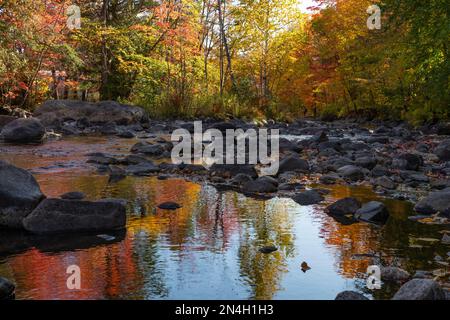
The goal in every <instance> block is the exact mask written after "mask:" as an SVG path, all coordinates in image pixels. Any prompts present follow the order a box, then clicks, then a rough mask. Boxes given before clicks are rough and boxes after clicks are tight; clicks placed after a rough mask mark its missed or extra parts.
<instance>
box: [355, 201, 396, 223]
mask: <svg viewBox="0 0 450 320" xmlns="http://www.w3.org/2000/svg"><path fill="white" fill-rule="evenodd" d="M355 218H356V219H358V220H361V221H365V222H373V223H385V222H386V221H387V219H388V218H389V212H388V210H387V208H386V206H385V205H384V204H383V203H381V202H378V201H370V202H367V203H365V204H364V205H363V206H362V207H361V208H360V209H358V210H357V211H356V213H355Z"/></svg>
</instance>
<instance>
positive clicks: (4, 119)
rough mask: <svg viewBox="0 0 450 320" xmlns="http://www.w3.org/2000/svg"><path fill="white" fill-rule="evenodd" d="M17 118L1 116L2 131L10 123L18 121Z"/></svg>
mask: <svg viewBox="0 0 450 320" xmlns="http://www.w3.org/2000/svg"><path fill="white" fill-rule="evenodd" d="M16 119H17V118H16V117H12V116H7V115H0V131H1V130H2V129H3V127H4V126H6V125H7V124H8V123H10V122H13V121H14V120H16Z"/></svg>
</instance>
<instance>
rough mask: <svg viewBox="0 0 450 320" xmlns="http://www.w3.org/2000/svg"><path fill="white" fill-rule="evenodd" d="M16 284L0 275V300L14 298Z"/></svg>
mask: <svg viewBox="0 0 450 320" xmlns="http://www.w3.org/2000/svg"><path fill="white" fill-rule="evenodd" d="M14 290H16V286H15V285H14V283H12V282H11V281H9V280H8V279H5V278H2V277H0V300H10V299H14Z"/></svg>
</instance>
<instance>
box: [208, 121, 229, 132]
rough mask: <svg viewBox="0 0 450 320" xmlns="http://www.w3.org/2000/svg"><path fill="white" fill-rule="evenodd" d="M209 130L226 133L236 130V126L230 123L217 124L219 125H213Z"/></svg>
mask: <svg viewBox="0 0 450 320" xmlns="http://www.w3.org/2000/svg"><path fill="white" fill-rule="evenodd" d="M208 129H217V130H219V131H221V132H223V133H225V132H226V130H235V129H236V125H234V124H233V123H230V122H217V123H213V124H211V125H209V126H208Z"/></svg>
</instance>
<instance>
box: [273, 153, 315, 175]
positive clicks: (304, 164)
mask: <svg viewBox="0 0 450 320" xmlns="http://www.w3.org/2000/svg"><path fill="white" fill-rule="evenodd" d="M288 171H299V172H302V173H309V172H310V166H309V163H308V161H306V160H304V159H302V158H300V157H299V156H297V155H290V156H288V157H286V158H284V159H283V160H281V161H280V166H279V168H278V174H281V173H284V172H288Z"/></svg>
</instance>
